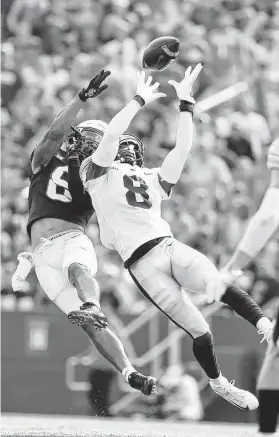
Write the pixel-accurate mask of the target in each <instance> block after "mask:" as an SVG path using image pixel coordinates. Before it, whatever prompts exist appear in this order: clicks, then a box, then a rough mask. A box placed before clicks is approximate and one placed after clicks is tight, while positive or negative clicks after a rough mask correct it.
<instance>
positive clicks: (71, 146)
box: [66, 126, 82, 159]
mask: <svg viewBox="0 0 279 437" xmlns="http://www.w3.org/2000/svg"><path fill="white" fill-rule="evenodd" d="M71 130H72V132H71V133H70V134H69V135H68V138H67V140H68V141H67V145H66V153H67V158H68V159H69V158H70V157H72V156H76V157H78V150H79V149H80V148H81V145H82V135H81V133H80V131H79V130H78V129H76V128H75V127H74V126H71Z"/></svg>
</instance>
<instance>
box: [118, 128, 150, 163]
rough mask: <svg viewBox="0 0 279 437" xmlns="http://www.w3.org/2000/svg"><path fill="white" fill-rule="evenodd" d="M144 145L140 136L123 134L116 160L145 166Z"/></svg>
mask: <svg viewBox="0 0 279 437" xmlns="http://www.w3.org/2000/svg"><path fill="white" fill-rule="evenodd" d="M143 154H144V145H143V143H142V142H141V140H140V139H139V138H137V137H136V136H134V135H130V134H123V135H121V136H120V138H119V149H118V154H117V156H116V160H117V161H120V162H121V163H125V164H130V165H138V166H139V167H143Z"/></svg>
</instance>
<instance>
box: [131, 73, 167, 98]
mask: <svg viewBox="0 0 279 437" xmlns="http://www.w3.org/2000/svg"><path fill="white" fill-rule="evenodd" d="M152 80H153V79H152V76H149V77H148V78H147V79H145V72H144V71H141V72H138V73H137V91H136V94H138V95H139V96H140V97H141V98H142V99H143V100H144V101H145V104H147V103H151V102H154V101H155V100H157V99H160V98H161V97H166V94H164V93H158V92H157V90H158V87H159V85H160V84H159V82H156V83H154V84H153V85H151V84H152Z"/></svg>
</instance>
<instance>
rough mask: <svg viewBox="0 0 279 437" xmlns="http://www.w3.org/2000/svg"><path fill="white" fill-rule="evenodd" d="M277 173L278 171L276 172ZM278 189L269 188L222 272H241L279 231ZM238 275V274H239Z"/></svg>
mask: <svg viewBox="0 0 279 437" xmlns="http://www.w3.org/2000/svg"><path fill="white" fill-rule="evenodd" d="M277 171H278V173H279V170H277ZM278 205H279V187H278V188H276V187H269V188H268V190H267V192H266V194H265V196H264V198H263V201H262V203H261V206H260V208H259V210H258V211H257V212H256V214H255V215H254V216H253V217H252V219H251V221H250V223H249V225H248V227H247V229H246V232H245V234H244V236H243V238H242V240H241V241H240V243H239V245H238V247H237V249H236V251H235V253H234V254H233V256H232V258H231V259H230V261H229V262H228V263H227V265H226V266H225V268H224V270H223V273H224V271H226V270H228V271H231V272H235V273H236V275H237V274H238V272H239V271H241V270H243V269H244V268H245V267H247V265H248V264H249V263H250V262H251V261H252V259H253V258H254V257H256V256H257V254H258V253H259V252H260V251H261V250H262V249H263V248H264V246H265V245H266V244H267V242H268V240H269V239H270V238H271V237H272V235H273V234H274V233H275V232H276V230H277V229H279V207H278ZM239 273H240V272H239Z"/></svg>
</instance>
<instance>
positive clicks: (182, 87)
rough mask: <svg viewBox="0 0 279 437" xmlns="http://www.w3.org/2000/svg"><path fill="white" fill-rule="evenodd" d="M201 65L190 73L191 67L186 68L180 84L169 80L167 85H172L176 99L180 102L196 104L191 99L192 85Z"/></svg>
mask: <svg viewBox="0 0 279 437" xmlns="http://www.w3.org/2000/svg"><path fill="white" fill-rule="evenodd" d="M202 68H203V67H202V64H197V65H196V66H195V68H194V69H193V71H192V67H188V68H187V70H186V72H185V76H184V79H183V80H182V81H181V82H176V81H175V80H169V82H168V83H169V84H170V85H172V86H173V87H174V89H175V91H176V94H177V97H178V98H179V99H180V100H186V101H187V102H191V103H196V101H195V99H194V98H193V97H192V95H191V93H192V88H193V85H194V83H195V81H196V79H197V77H198V75H199V74H200V72H201V70H202Z"/></svg>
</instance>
